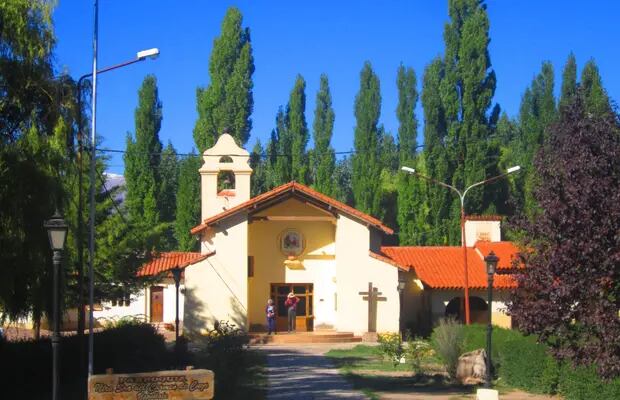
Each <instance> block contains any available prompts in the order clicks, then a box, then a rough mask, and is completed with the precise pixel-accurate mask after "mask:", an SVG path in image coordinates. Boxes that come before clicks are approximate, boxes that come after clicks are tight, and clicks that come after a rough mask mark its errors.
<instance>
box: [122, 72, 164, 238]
mask: <svg viewBox="0 0 620 400" xmlns="http://www.w3.org/2000/svg"><path fill="white" fill-rule="evenodd" d="M161 120H162V106H161V101H160V100H159V96H158V90H157V80H156V79H155V77H154V76H153V75H149V76H147V77H146V78H145V79H144V82H142V86H141V87H140V90H139V92H138V107H137V108H136V112H135V122H136V133H135V139H134V138H132V136H131V135H130V134H128V135H127V151H126V153H125V157H124V160H125V182H126V185H127V197H126V202H127V209H128V211H129V218H130V219H131V220H132V221H138V220H139V221H143V222H144V223H146V224H147V225H151V226H153V225H156V224H158V223H159V220H160V211H159V207H158V201H157V199H158V196H159V182H160V181H159V164H160V159H161V156H160V153H161V149H162V145H161V142H160V140H159V129H160V128H161Z"/></svg>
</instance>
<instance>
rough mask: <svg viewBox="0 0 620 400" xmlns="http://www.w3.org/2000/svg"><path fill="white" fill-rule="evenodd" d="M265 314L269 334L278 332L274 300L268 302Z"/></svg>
mask: <svg viewBox="0 0 620 400" xmlns="http://www.w3.org/2000/svg"><path fill="white" fill-rule="evenodd" d="M265 313H266V314H267V329H268V333H267V334H268V335H271V334H272V333H275V331H276V309H275V307H274V306H273V300H271V299H269V300H267V307H265Z"/></svg>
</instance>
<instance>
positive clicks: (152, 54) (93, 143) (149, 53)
mask: <svg viewBox="0 0 620 400" xmlns="http://www.w3.org/2000/svg"><path fill="white" fill-rule="evenodd" d="M97 24H98V6H97V1H96V0H95V34H94V40H93V47H94V57H93V72H91V73H88V74H85V75H82V76H81V77H80V79H79V80H78V84H77V90H78V101H79V103H80V104H79V106H78V108H79V113H80V116H79V120H78V121H79V124H80V127H79V128H80V133H78V145H79V154H80V156H79V159H80V161H79V163H80V165H79V169H78V171H79V176H78V186H79V188H78V191H79V194H80V199H81V193H82V190H81V185H82V161H81V160H82V156H81V154H82V149H83V147H82V134H81V122H82V121H81V119H82V116H81V115H82V105H81V98H82V95H81V93H82V91H81V85H82V82H83V81H84V79H86V78H89V77H92V79H93V91H92V101H91V102H92V104H91V106H92V111H91V132H90V135H91V139H90V171H89V172H90V190H89V199H90V204H89V205H90V209H89V245H88V253H89V260H88V262H89V268H88V280H89V282H88V292H89V295H88V375H92V374H93V362H94V360H93V346H94V344H93V340H94V336H93V329H94V321H93V318H94V317H93V303H94V269H93V259H94V257H95V186H96V185H95V169H96V165H97V161H96V156H97V155H96V148H97V134H96V129H97V123H96V121H97V118H96V117H97V75H98V74H102V73H104V72H108V71H112V70H115V69H118V68H122V67H126V66H128V65H131V64H135V63H137V62H140V61H144V60H146V59H147V58H151V59H155V58H157V56H159V49H157V48H152V49H148V50H142V51H139V52H138V53H137V54H136V58H135V59H133V60H129V61H126V62H123V63H120V64H116V65H112V66H110V67H106V68H103V69H101V70H98V69H97ZM81 205H82V202H81V200H80V201H78V226H80V224H81V221H82V207H81ZM81 233H82V230H81V227H79V228H78V234H79V235H80V237H81ZM78 243H80V241H79V240H78ZM78 255H79V258H80V259H81V245H80V247H79V248H78ZM81 270H82V266H81V264H80V266H79V271H81ZM78 280H79V279H78ZM78 284H79V283H78ZM81 293H82V286H80V296H82V294H81ZM82 309H83V307H82Z"/></svg>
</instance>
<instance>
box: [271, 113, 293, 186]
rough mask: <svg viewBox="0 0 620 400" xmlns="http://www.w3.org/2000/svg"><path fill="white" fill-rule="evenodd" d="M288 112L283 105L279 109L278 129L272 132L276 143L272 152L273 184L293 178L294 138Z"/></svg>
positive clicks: (277, 116)
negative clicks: (288, 121) (289, 128)
mask: <svg viewBox="0 0 620 400" xmlns="http://www.w3.org/2000/svg"><path fill="white" fill-rule="evenodd" d="M287 114H288V111H287V112H286V113H285V112H284V110H283V109H282V107H280V108H279V109H278V113H277V114H276V129H275V130H274V131H273V132H272V141H271V143H272V144H275V146H274V147H275V148H274V149H273V150H275V151H276V152H275V154H274V153H271V154H270V155H271V157H274V158H275V165H274V170H273V186H278V185H282V184H284V183H286V182H289V181H290V180H291V177H292V175H291V164H292V163H291V158H292V157H291V154H292V152H293V138H292V137H291V133H290V132H289V130H288V123H287V121H286V120H287Z"/></svg>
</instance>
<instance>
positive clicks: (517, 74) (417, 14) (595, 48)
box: [54, 0, 620, 173]
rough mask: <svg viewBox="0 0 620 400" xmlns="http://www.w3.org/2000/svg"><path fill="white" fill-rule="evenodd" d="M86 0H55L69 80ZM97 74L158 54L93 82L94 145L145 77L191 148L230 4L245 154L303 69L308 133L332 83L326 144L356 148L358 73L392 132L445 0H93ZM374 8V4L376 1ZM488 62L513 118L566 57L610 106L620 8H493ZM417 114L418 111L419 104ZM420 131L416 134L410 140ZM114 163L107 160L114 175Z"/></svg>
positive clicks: (78, 63)
mask: <svg viewBox="0 0 620 400" xmlns="http://www.w3.org/2000/svg"><path fill="white" fill-rule="evenodd" d="M92 3H93V2H92V0H90V1H88V0H59V4H58V6H57V8H56V11H55V13H54V21H55V27H56V36H57V39H58V42H57V47H56V53H55V54H56V65H57V69H58V70H59V71H61V70H66V71H68V72H69V73H70V74H71V75H72V76H74V77H76V78H77V77H78V76H80V75H82V74H84V73H87V72H89V71H90V69H91V68H92V23H93V6H92ZM99 3H100V5H99V7H100V11H99V18H100V20H99V21H100V23H99V43H100V45H99V66H100V67H104V66H108V65H111V64H115V63H118V62H121V61H125V60H128V59H131V58H133V57H135V53H136V52H137V51H139V50H142V49H146V48H150V47H158V48H159V49H160V50H161V56H160V57H159V59H157V60H156V61H146V62H143V63H138V64H135V65H132V66H130V67H127V68H124V69H120V70H116V71H113V72H109V73H107V74H105V75H101V76H100V79H99V87H98V90H99V101H98V113H97V121H98V129H97V131H98V134H100V135H102V136H103V137H104V142H103V146H104V147H108V148H114V149H124V148H125V135H126V133H127V132H133V130H134V119H133V117H134V110H135V107H136V104H137V91H138V88H139V86H140V84H141V82H142V79H143V78H144V76H145V75H146V74H148V73H153V74H155V75H156V76H157V79H158V84H159V94H160V98H161V100H162V103H163V113H164V120H163V124H162V129H161V132H160V137H161V140H162V142H163V143H164V144H165V143H167V142H168V140H170V141H172V143H173V145H174V146H175V148H176V149H177V151H178V152H183V153H184V152H189V151H190V150H191V149H192V147H193V146H194V141H193V136H192V130H193V128H194V123H195V121H196V116H197V114H196V88H197V87H198V86H205V85H207V84H208V83H209V76H208V61H209V54H210V52H211V48H212V45H213V39H214V38H215V37H216V36H218V35H219V28H220V24H221V20H222V17H223V16H224V13H225V11H226V9H227V7H228V6H230V5H235V6H237V7H239V9H240V10H241V12H242V13H243V16H244V25H245V26H249V27H250V29H251V33H252V46H253V49H254V58H255V65H256V72H255V74H254V112H253V114H252V119H253V125H254V127H253V129H252V136H251V138H250V141H249V142H248V147H250V148H251V147H252V146H253V144H254V142H255V140H256V139H257V138H259V139H260V140H261V142H262V143H263V144H264V143H266V141H267V138H268V136H269V133H270V132H271V129H272V128H273V126H274V119H275V114H276V111H277V109H278V106H279V105H285V104H286V102H287V101H288V96H289V92H290V90H291V89H292V87H293V83H294V80H295V76H296V75H297V74H298V73H300V74H302V75H303V76H304V77H305V79H306V81H307V92H306V96H307V99H308V101H307V105H306V107H307V108H306V119H307V121H308V126H309V127H311V126H312V118H313V112H314V98H315V95H316V90H317V87H318V83H319V76H320V74H321V73H323V72H325V73H327V74H328V76H329V79H330V85H331V89H332V97H333V103H334V109H335V113H336V122H335V127H334V138H333V140H332V145H333V146H334V148H335V149H336V150H349V149H351V148H352V146H353V127H354V126H355V119H354V115H353V102H354V98H355V94H356V93H357V91H358V88H359V71H360V69H361V68H362V65H363V63H364V61H365V60H370V61H371V62H372V65H373V67H374V68H375V71H376V72H377V73H378V75H379V77H380V79H381V94H382V96H383V103H382V111H381V122H382V123H383V124H384V125H385V127H386V129H387V130H388V131H391V132H392V133H393V134H396V132H397V128H398V124H397V120H396V116H395V109H396V104H397V91H396V85H395V78H396V69H397V67H398V65H399V64H400V63H401V62H402V63H404V64H405V65H406V66H412V67H413V68H414V69H415V71H416V74H417V76H418V87H419V88H421V78H422V72H423V70H424V67H425V66H426V65H427V64H428V63H429V61H430V60H431V59H432V58H433V57H435V56H437V55H440V54H442V53H443V49H444V45H443V38H442V33H443V26H444V23H445V22H446V21H447V20H448V13H447V0H445V1H444V0H433V1H428V0H416V1H413V0H409V1H385V2H376V1H361V0H358V1H346V2H345V1H333V0H332V1H319V0H313V1H306V2H298V1H273V0H272V1H251V0H248V1H239V2H234V3H232V2H224V1H217V2H216V1H198V0H193V1H190V0H186V1H181V0H179V1H154V0H149V1H147V0H123V1H121V0H100V2H99ZM379 4H381V5H379ZM487 4H488V10H489V15H490V20H491V45H490V54H491V62H492V64H493V68H494V69H495V71H496V73H497V76H498V84H497V91H496V95H495V101H496V102H498V103H499V104H500V105H501V107H502V109H503V110H505V111H507V112H508V114H509V115H512V116H514V115H515V114H516V113H517V111H518V107H519V102H520V99H521V95H522V93H523V91H524V90H525V88H526V86H527V85H528V84H529V83H530V82H531V80H532V78H533V76H534V75H535V74H536V73H537V72H538V71H539V70H540V65H541V63H542V62H543V61H544V60H549V61H551V62H552V63H553V66H554V68H555V72H556V77H557V78H556V92H557V91H559V84H560V75H561V71H562V68H563V65H564V62H565V61H566V57H567V55H568V53H569V52H570V51H573V52H574V53H575V55H576V57H577V62H578V67H579V69H581V67H582V66H583V64H584V63H585V62H586V61H587V60H588V59H590V58H594V59H595V60H596V62H597V64H598V66H599V68H600V71H601V75H602V77H603V83H604V85H605V87H606V88H607V90H608V91H609V94H610V96H611V97H612V99H614V100H618V99H619V98H620V74H619V73H618V68H619V65H620V52H619V51H618V48H619V44H620V41H619V39H620V24H618V23H617V17H618V15H620V2H619V1H616V0H607V1H602V0H599V1H595V0H592V1H587V2H586V1H581V0H563V1H561V0H556V1H540V0H490V1H488V2H487ZM417 112H418V118H419V119H420V120H422V110H421V109H420V107H418V110H417ZM420 135H421V132H420V134H419V136H420ZM122 164H123V163H122V158H121V157H120V156H115V157H113V158H112V160H111V161H110V168H109V170H110V171H111V172H116V173H122V170H123V165H122Z"/></svg>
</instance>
